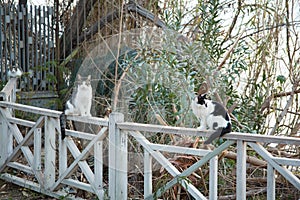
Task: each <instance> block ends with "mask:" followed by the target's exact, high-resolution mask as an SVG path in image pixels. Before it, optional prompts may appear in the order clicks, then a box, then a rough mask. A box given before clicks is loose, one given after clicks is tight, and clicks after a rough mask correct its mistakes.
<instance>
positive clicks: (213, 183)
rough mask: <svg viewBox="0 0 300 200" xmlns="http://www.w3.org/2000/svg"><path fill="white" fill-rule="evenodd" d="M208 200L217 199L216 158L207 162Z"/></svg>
mask: <svg viewBox="0 0 300 200" xmlns="http://www.w3.org/2000/svg"><path fill="white" fill-rule="evenodd" d="M209 199H218V156H215V157H213V158H211V159H210V160H209Z"/></svg>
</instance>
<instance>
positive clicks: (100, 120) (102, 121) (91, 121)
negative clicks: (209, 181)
mask: <svg viewBox="0 0 300 200" xmlns="http://www.w3.org/2000/svg"><path fill="white" fill-rule="evenodd" d="M66 116H67V119H68V120H72V121H75V122H82V123H87V124H95V125H98V126H108V120H107V119H104V118H99V117H86V116H84V117H83V116H72V115H66Z"/></svg>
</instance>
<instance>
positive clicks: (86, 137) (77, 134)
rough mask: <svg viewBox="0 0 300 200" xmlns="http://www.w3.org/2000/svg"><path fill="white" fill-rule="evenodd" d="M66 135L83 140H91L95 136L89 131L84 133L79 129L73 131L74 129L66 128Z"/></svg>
mask: <svg viewBox="0 0 300 200" xmlns="http://www.w3.org/2000/svg"><path fill="white" fill-rule="evenodd" d="M66 136H70V137H74V138H78V139H84V140H92V139H94V138H95V137H96V135H95V134H91V133H85V132H81V131H74V130H68V129H67V130H66Z"/></svg>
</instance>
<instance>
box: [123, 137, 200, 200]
mask: <svg viewBox="0 0 300 200" xmlns="http://www.w3.org/2000/svg"><path fill="white" fill-rule="evenodd" d="M129 133H130V135H132V136H133V137H134V138H135V139H136V140H137V141H138V142H139V143H140V144H141V145H142V146H143V147H144V148H145V149H146V150H147V151H148V152H149V153H150V154H151V156H152V157H153V158H155V160H157V161H158V162H159V163H160V164H161V165H162V167H164V168H165V169H166V170H167V171H168V172H169V173H170V174H171V175H172V176H173V177H176V178H175V179H176V183H180V184H181V185H182V187H184V188H185V189H186V190H187V191H188V192H189V193H190V194H191V195H192V196H193V197H194V198H196V199H206V197H205V196H204V195H203V194H202V193H201V192H200V191H199V190H198V189H197V188H196V187H195V186H193V185H192V184H191V183H189V181H187V180H186V179H187V176H181V174H180V172H179V171H178V170H177V169H176V167H174V166H173V165H172V164H171V163H170V161H169V160H168V159H166V158H165V157H164V156H163V155H162V154H161V153H160V152H158V151H154V150H152V149H151V147H150V142H149V141H148V140H147V139H146V138H145V137H144V136H143V135H142V134H141V133H139V132H135V133H132V132H129ZM194 171H195V170H194ZM173 180H174V179H173ZM168 189H169V188H168ZM156 195H157V196H156V197H159V196H161V194H157V193H156ZM144 198H145V199H152V198H153V195H149V196H147V197H144Z"/></svg>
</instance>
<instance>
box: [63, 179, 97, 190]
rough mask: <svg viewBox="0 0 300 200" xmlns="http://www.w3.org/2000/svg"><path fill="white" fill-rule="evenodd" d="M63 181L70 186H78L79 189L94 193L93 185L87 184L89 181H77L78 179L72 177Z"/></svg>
mask: <svg viewBox="0 0 300 200" xmlns="http://www.w3.org/2000/svg"><path fill="white" fill-rule="evenodd" d="M62 183H63V184H66V185H68V186H71V187H74V188H78V189H81V190H85V191H88V192H92V193H94V190H93V188H92V186H91V185H90V184H87V183H83V182H80V181H76V180H74V179H70V178H69V179H65V180H63V181H62Z"/></svg>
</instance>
